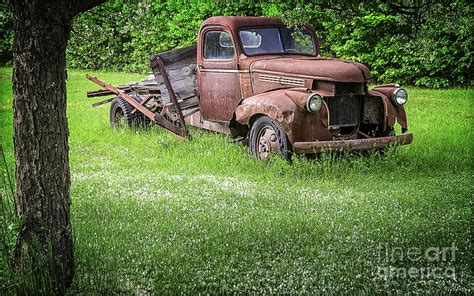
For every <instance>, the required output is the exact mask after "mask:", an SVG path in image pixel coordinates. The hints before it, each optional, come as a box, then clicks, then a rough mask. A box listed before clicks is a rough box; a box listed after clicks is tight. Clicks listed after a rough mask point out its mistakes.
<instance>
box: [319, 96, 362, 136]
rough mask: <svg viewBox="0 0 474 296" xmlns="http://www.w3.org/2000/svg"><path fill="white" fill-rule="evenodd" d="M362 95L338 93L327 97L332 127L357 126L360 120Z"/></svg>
mask: <svg viewBox="0 0 474 296" xmlns="http://www.w3.org/2000/svg"><path fill="white" fill-rule="evenodd" d="M360 102H361V98H360V96H351V95H337V96H335V97H330V98H327V99H326V104H327V105H328V108H329V125H330V127H332V128H336V127H344V126H355V125H357V124H358V123H359V120H360V109H361V108H360V106H361V104H360Z"/></svg>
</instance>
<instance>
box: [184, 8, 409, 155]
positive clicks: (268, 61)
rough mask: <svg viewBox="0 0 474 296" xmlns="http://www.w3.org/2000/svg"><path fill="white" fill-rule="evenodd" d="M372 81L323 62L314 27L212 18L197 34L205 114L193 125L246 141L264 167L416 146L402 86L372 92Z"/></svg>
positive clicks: (363, 70)
mask: <svg viewBox="0 0 474 296" xmlns="http://www.w3.org/2000/svg"><path fill="white" fill-rule="evenodd" d="M369 79H370V72H369V70H368V68H367V67H366V66H364V65H363V64H360V63H356V62H351V61H346V60H342V59H336V58H325V57H321V55H320V51H319V46H318V42H317V39H316V35H315V32H314V30H313V29H312V28H311V26H309V25H305V26H301V27H299V28H289V27H287V26H285V25H284V24H283V22H282V21H281V20H280V19H278V18H269V17H237V16H220V17H212V18H209V19H207V20H206V21H204V23H203V24H202V26H201V28H200V31H199V38H198V44H197V85H198V92H199V109H200V112H199V113H197V114H195V115H194V116H193V118H190V119H189V122H190V123H191V124H194V125H197V126H201V127H204V128H207V129H211V130H216V131H221V132H226V133H230V134H232V136H234V137H241V138H243V139H245V140H246V141H247V142H248V144H249V146H250V148H251V150H252V152H253V153H254V154H255V155H256V156H257V157H258V158H259V159H267V158H268V157H269V156H270V155H271V153H277V154H281V155H282V156H283V157H284V158H289V157H290V155H291V153H293V152H294V153H318V152H321V151H322V150H325V149H329V150H366V149H371V148H384V147H386V146H388V145H390V144H393V143H398V144H409V143H411V142H412V135H411V134H407V133H406V131H407V120H406V115H405V110H404V107H403V105H404V104H405V103H406V101H407V99H408V94H407V92H406V90H404V89H403V88H400V87H399V86H398V85H397V84H389V85H383V86H377V87H374V88H373V89H371V90H369V89H368V81H369ZM396 122H398V123H399V124H400V125H401V131H402V134H401V135H399V136H395V135H394V132H393V131H394V125H395V123H396Z"/></svg>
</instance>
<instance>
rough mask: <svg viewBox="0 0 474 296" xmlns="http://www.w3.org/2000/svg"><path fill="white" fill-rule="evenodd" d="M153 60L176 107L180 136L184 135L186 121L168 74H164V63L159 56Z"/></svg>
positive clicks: (185, 133) (185, 132)
mask: <svg viewBox="0 0 474 296" xmlns="http://www.w3.org/2000/svg"><path fill="white" fill-rule="evenodd" d="M155 60H156V62H157V66H158V68H159V69H160V72H161V73H162V74H163V79H164V80H165V85H166V88H167V89H168V92H169V95H170V99H171V102H173V104H174V106H175V108H176V113H177V114H178V118H179V122H180V123H181V126H182V131H183V133H182V134H181V136H183V137H186V135H187V134H188V133H187V130H186V122H185V121H184V117H183V113H182V112H181V108H180V106H179V104H178V99H177V98H176V95H175V93H174V90H173V87H172V86H171V82H170V81H169V79H168V75H166V70H165V65H164V64H163V61H162V60H161V57H160V56H158V57H156V59H155Z"/></svg>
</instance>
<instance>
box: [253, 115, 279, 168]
mask: <svg viewBox="0 0 474 296" xmlns="http://www.w3.org/2000/svg"><path fill="white" fill-rule="evenodd" d="M256 142H257V143H256V144H257V145H256V150H257V151H256V152H257V157H258V158H259V159H261V160H267V159H269V157H270V155H271V153H277V154H280V153H281V150H280V145H279V143H278V136H277V134H276V132H275V129H274V128H273V127H272V126H271V125H268V124H266V125H264V126H262V127H261V128H260V130H259V131H258V133H257V138H256Z"/></svg>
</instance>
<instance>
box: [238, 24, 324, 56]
mask: <svg viewBox="0 0 474 296" xmlns="http://www.w3.org/2000/svg"><path fill="white" fill-rule="evenodd" d="M239 37H240V42H241V44H242V47H243V49H244V52H245V54H246V55H255V54H282V53H283V54H284V53H288V54H293V53H296V54H304V55H316V52H315V46H314V39H313V35H312V34H311V32H310V31H309V30H307V29H294V28H284V27H282V28H245V29H241V30H240V31H239Z"/></svg>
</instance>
